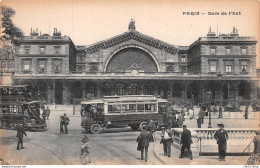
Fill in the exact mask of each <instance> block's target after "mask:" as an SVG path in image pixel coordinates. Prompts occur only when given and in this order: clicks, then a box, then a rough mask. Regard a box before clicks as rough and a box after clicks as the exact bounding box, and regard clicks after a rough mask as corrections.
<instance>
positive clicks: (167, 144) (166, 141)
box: [161, 125, 173, 157]
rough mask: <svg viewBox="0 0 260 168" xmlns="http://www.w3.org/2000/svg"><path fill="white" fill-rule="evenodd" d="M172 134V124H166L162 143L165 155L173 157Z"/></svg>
mask: <svg viewBox="0 0 260 168" xmlns="http://www.w3.org/2000/svg"><path fill="white" fill-rule="evenodd" d="M172 135H173V132H172V130H171V126H167V125H166V126H165V127H164V129H163V131H162V134H161V137H162V140H161V143H163V151H164V156H168V157H171V143H172Z"/></svg>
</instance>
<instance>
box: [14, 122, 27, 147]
mask: <svg viewBox="0 0 260 168" xmlns="http://www.w3.org/2000/svg"><path fill="white" fill-rule="evenodd" d="M16 129H17V134H16V137H17V138H18V143H17V148H16V149H17V150H19V149H20V144H21V149H24V147H23V135H25V136H27V134H26V132H25V131H24V128H23V125H22V124H21V121H19V123H18V124H17V126H16Z"/></svg>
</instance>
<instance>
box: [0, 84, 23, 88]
mask: <svg viewBox="0 0 260 168" xmlns="http://www.w3.org/2000/svg"><path fill="white" fill-rule="evenodd" d="M26 86H27V85H0V88H24V87H26Z"/></svg>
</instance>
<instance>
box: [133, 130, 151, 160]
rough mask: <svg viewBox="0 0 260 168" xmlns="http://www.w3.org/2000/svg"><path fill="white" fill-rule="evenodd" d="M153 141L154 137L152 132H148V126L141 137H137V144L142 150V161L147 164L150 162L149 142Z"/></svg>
mask: <svg viewBox="0 0 260 168" xmlns="http://www.w3.org/2000/svg"><path fill="white" fill-rule="evenodd" d="M151 141H153V136H152V135H151V133H150V132H148V131H147V126H146V125H145V126H143V131H142V132H141V133H140V135H139V136H138V137H137V142H138V143H139V145H140V149H141V160H144V159H145V161H146V162H147V160H148V147H149V142H151ZM144 151H145V158H144Z"/></svg>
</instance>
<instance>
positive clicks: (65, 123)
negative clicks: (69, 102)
mask: <svg viewBox="0 0 260 168" xmlns="http://www.w3.org/2000/svg"><path fill="white" fill-rule="evenodd" d="M69 121H70V119H69V117H67V115H66V113H64V129H65V134H68V125H69Z"/></svg>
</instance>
